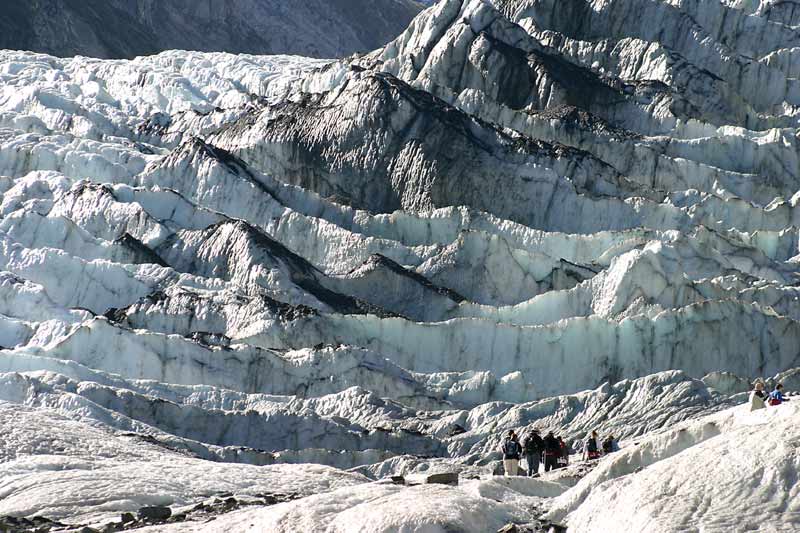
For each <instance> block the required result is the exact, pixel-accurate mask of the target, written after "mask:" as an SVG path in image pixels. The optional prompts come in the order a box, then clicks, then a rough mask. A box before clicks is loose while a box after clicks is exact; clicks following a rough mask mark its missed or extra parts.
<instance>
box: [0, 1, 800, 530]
mask: <svg viewBox="0 0 800 533" xmlns="http://www.w3.org/2000/svg"><path fill="white" fill-rule="evenodd" d="M781 6H782V4H780V3H774V2H766V1H763V2H738V1H737V2H733V1H726V2H722V1H710V2H687V1H672V0H669V1H668V0H659V1H650V0H618V1H614V2H592V3H586V2H582V1H577V0H575V1H573V0H568V1H564V2H559V3H556V2H554V1H552V0H492V1H489V0H443V1H440V2H436V3H434V4H433V5H432V6H431V7H430V8H428V9H426V10H425V11H423V12H422V13H421V14H420V15H419V16H418V17H417V18H416V19H415V20H414V21H413V22H412V23H411V25H410V26H409V28H408V29H407V30H406V31H405V32H404V33H403V34H401V35H400V36H399V37H397V38H396V39H395V40H394V41H392V42H390V43H388V44H387V45H386V46H384V47H382V48H380V49H378V50H375V51H373V52H371V53H367V54H363V55H358V56H353V57H350V58H347V59H341V60H320V59H307V58H302V57H297V56H247V55H234V54H225V53H201V52H182V51H168V52H163V53H161V54H158V55H154V56H147V57H139V58H136V59H133V60H113V61H109V60H98V59H91V58H86V57H74V58H56V57H51V56H47V55H43V54H37V53H32V52H19V51H0V410H1V411H2V413H3V416H2V417H0V420H1V421H2V424H3V426H2V428H3V431H2V433H3V434H6V435H9V438H7V439H5V440H4V441H3V442H2V449H0V457H2V462H0V469H5V470H4V472H5V474H4V475H3V476H0V477H2V479H3V481H2V482H0V496H2V497H0V516H2V515H5V514H12V515H29V516H30V515H35V514H38V515H42V516H47V517H49V518H54V519H59V520H67V521H71V522H70V523H74V524H76V525H77V524H80V525H87V524H92V525H102V524H101V523H102V522H104V521H108V520H112V519H114V518H115V517H116V516H117V515H118V514H119V513H120V512H123V511H136V510H137V509H138V507H141V506H144V505H149V504H167V505H171V506H174V507H175V508H176V509H182V508H183V507H184V506H190V505H193V504H195V503H197V502H200V501H202V500H204V499H206V498H213V497H215V496H216V495H219V494H225V493H232V494H236V495H237V496H241V497H257V496H258V495H259V494H268V493H270V491H273V492H274V491H276V490H278V489H276V488H275V485H285V487H282V488H281V489H280V490H282V491H283V493H284V494H286V493H292V494H293V496H292V497H293V498H295V497H296V498H297V501H289V502H285V503H281V504H279V505H275V506H274V507H270V508H267V509H244V510H239V511H235V512H233V513H230V514H229V515H226V516H225V517H220V518H219V519H218V521H216V523H210V524H202V523H199V522H191V523H183V524H177V525H172V526H167V525H160V526H155V527H156V528H162V530H170V528H172V530H175V531H178V530H180V531H186V530H197V531H206V530H208V531H213V530H226V531H229V530H231V528H233V529H237V528H241V529H246V528H248V527H250V524H251V523H253V524H256V525H254V526H253V527H254V528H256V529H255V530H259V529H257V528H259V527H261V530H264V529H263V528H265V527H266V528H267V530H274V531H280V530H286V531H294V530H298V528H300V529H303V528H312V529H313V528H315V527H323V526H325V527H328V526H330V527H329V530H330V531H350V530H353V528H354V527H356V526H354V523H355V522H358V521H360V522H359V524H361V525H360V526H359V527H361V530H363V531H394V530H397V529H399V528H406V530H408V531H428V530H430V531H439V530H448V529H447V528H450V530H453V529H457V530H465V531H481V532H484V531H488V530H496V529H497V528H499V527H501V526H503V525H504V524H505V523H507V522H515V523H517V524H520V525H522V524H529V525H530V524H539V525H538V526H536V527H544V525H543V524H544V523H545V522H543V520H553V521H556V522H559V523H564V524H566V525H568V526H569V527H570V528H576V529H577V530H580V531H583V530H586V531H593V530H594V531H608V530H611V529H621V528H627V529H629V530H631V531H635V530H641V529H642V528H644V527H645V526H644V525H643V524H645V523H647V520H649V519H650V518H652V519H653V522H652V524H655V525H654V526H653V529H652V530H653V531H678V530H680V527H684V526H685V527H696V528H705V529H707V530H709V531H726V529H725V528H726V527H730V525H731V523H732V522H731V520H732V518H731V517H732V516H735V514H736V513H739V514H740V515H741V514H742V513H750V512H751V511H753V512H756V511H754V509H755V508H756V507H758V509H759V510H758V513H759V514H758V516H757V518H756V519H757V520H758V522H759V523H760V524H767V525H769V526H770V527H773V529H776V530H781V529H780V528H781V527H783V526H784V525H785V526H786V527H789V526H792V527H795V526H797V519H796V517H795V515H794V514H792V513H796V511H794V510H793V508H792V507H791V504H787V505H786V506H785V508H779V507H775V506H772V504H771V503H770V502H771V501H773V500H775V499H778V500H780V501H784V500H785V501H787V502H788V501H790V500H791V498H792V497H793V496H795V494H794V493H793V492H792V490H793V489H791V488H786V487H787V485H786V484H785V482H786V480H788V479H793V477H792V476H795V475H796V471H797V464H796V461H795V460H794V459H793V455H792V453H793V452H792V448H791V446H790V445H788V444H786V445H784V444H780V443H779V441H778V440H777V438H776V437H774V436H773V435H772V433H771V431H772V430H773V429H775V428H777V429H779V430H780V431H782V432H784V433H785V437H786V439H787V442H790V443H791V442H794V441H793V440H792V439H795V438H796V435H795V430H794V427H796V424H795V422H796V418H797V416H796V415H797V412H796V408H794V407H792V406H791V404H790V405H789V406H781V407H780V408H779V409H770V410H768V412H766V413H762V414H758V413H757V414H752V415H751V414H745V413H744V410H743V409H742V408H740V407H739V406H737V404H739V403H742V402H744V401H745V397H744V394H743V393H744V392H745V391H746V390H747V389H748V388H749V385H750V383H752V381H753V380H755V379H758V378H761V379H766V380H767V382H768V383H769V384H770V385H772V384H774V383H775V382H777V381H780V380H783V381H784V382H785V383H786V385H787V388H789V389H792V388H795V387H796V386H797V385H798V383H799V382H798V379H797V377H798V375H800V374H798V370H797V369H798V368H800V326H799V324H800V322H799V321H800V305H799V304H798V296H800V294H799V292H800V289H798V274H799V273H800V270H798V263H799V262H800V261H798V258H800V242H798V236H799V234H798V226H800V224H798V217H800V211H799V210H800V206H798V202H800V195H798V188H800V187H798V184H799V183H800V182H798V179H800V167H799V166H798V164H799V162H798V158H797V132H798V128H800V126H798V124H797V116H798V115H797V111H796V107H797V104H798V103H799V102H800V99H799V98H800V93H798V88H797V87H796V79H797V73H798V72H800V67H798V61H799V60H800V59H798V55H797V53H796V44H797V43H795V40H796V36H795V34H796V26H797V24H798V20H796V15H794V14H793V12H792V11H791V10H790V9H787V8H785V7H781ZM648 18H653V19H655V18H657V19H658V20H660V21H661V27H660V28H656V26H655V25H652V26H649V25H645V24H640V23H639V22H637V21H640V20H643V19H648ZM580 20H583V21H585V23H584V24H580V23H578V22H577V21H580ZM759 417H760V418H759ZM793 424H794V425H793ZM531 425H536V426H537V427H539V428H541V429H542V430H551V429H552V430H554V431H558V432H559V434H561V435H562V436H564V437H565V438H566V440H567V441H568V442H569V443H570V444H572V445H574V446H575V447H576V448H578V447H579V445H580V442H581V440H582V439H583V438H584V437H585V435H586V433H587V432H589V431H591V430H592V429H598V430H600V431H601V432H602V433H604V434H605V433H610V432H613V433H614V434H615V435H616V436H618V437H621V438H622V446H623V451H622V452H621V453H620V454H619V455H617V456H614V457H611V458H605V459H603V460H602V461H601V462H600V463H598V464H596V465H595V464H591V465H590V464H583V463H581V462H580V461H579V457H578V456H577V454H576V455H575V456H573V462H576V461H577V464H575V465H574V466H573V467H572V468H570V469H568V470H567V471H564V472H558V473H556V474H548V475H547V476H546V477H544V478H542V479H539V480H525V479H511V480H508V479H497V478H492V473H493V472H494V470H495V468H496V466H497V465H498V459H499V454H498V452H497V447H498V444H499V439H500V435H501V433H502V432H504V431H507V430H508V429H517V430H522V429H524V428H526V427H530V426H531ZM81 438H83V439H84V440H85V446H83V447H82V446H81V445H80V444H79V442H80V439H81ZM738 442H746V443H751V444H752V445H753V449H754V450H758V452H757V454H761V455H763V456H764V457H769V458H770V461H772V463H774V464H775V465H779V466H780V468H778V467H775V468H773V467H772V466H769V467H767V466H763V465H761V463H760V462H759V461H749V462H748V460H747V457H746V455H745V454H746V446H739V445H738V444H737V443H738ZM729 448H736V452H735V454H727V452H725V453H724V454H727V455H730V458H731V460H732V461H735V464H737V465H739V464H742V465H744V466H743V467H742V468H740V469H739V470H738V472H739V474H740V475H739V477H737V478H736V479H735V480H734V481H736V482H740V483H742V484H745V485H746V484H747V483H751V482H753V480H757V479H760V477H759V476H767V477H768V479H767V480H766V481H765V482H764V487H762V488H763V490H761V489H759V490H753V491H751V493H748V494H745V489H739V488H736V487H735V486H734V483H733V481H732V480H731V479H729V478H728V477H726V475H727V474H725V473H724V472H721V471H720V470H719V469H716V468H715V464H716V459H711V460H709V459H708V458H709V457H716V456H719V455H722V454H723V450H727V449H729ZM762 452H763V453H762ZM754 453H755V452H754ZM144 458H146V459H148V460H150V461H151V464H148V466H146V467H142V466H141V465H142V463H143V461H144ZM698 463H705V464H704V467H703V468H704V470H703V476H700V477H701V478H702V479H700V478H694V477H692V476H690V475H689V474H690V473H691V472H690V466H692V465H695V464H698ZM762 466H763V468H762ZM590 470H591V471H590ZM452 471H457V472H459V473H460V474H461V479H462V483H461V485H459V487H457V488H453V487H440V486H433V485H425V484H423V485H420V486H402V485H395V484H390V483H388V482H387V481H386V479H385V478H387V477H389V476H392V475H403V476H406V478H407V479H408V480H409V481H410V482H414V480H415V479H420V478H422V477H424V476H425V475H426V474H428V473H432V472H452ZM119 479H124V480H125V482H124V483H120V482H115V481H118V480H119ZM191 479H197V480H198V482H197V483H195V484H194V485H192V484H191V483H189V482H188V481H189V480H191ZM51 483H52V485H51ZM186 485H191V486H186ZM678 485H680V486H681V487H684V488H681V489H680V491H683V492H680V491H679V490H677V489H676V490H675V491H674V492H675V494H680V495H681V501H682V502H686V503H685V504H684V503H681V504H675V505H670V506H662V505H660V503H659V501H660V500H658V499H656V496H654V495H653V494H652V491H650V493H648V491H647V490H646V489H645V487H648V486H659V487H666V488H670V487H677V486H678ZM56 486H57V487H59V488H58V489H55V488H53V487H56ZM715 487H718V488H719V490H717V488H715ZM62 488H63V490H70V491H73V492H74V494H75V497H74V498H73V499H67V500H64V501H54V500H53V499H52V498H48V497H47V494H48V493H50V492H51V491H52V490H62ZM665 490H666V489H665ZM670 490H671V489H670ZM701 493H705V494H709V496H708V499H707V501H705V500H704V502H703V503H704V505H703V507H702V512H699V511H698V512H695V511H693V508H692V505H699V504H698V500H697V498H698V496H697V494H701ZM609 498H611V499H613V502H615V503H614V505H607V503H606V501H607V500H608V499H609ZM770 498H772V500H770ZM413 502H418V504H419V505H418V509H417V510H416V512H411V511H409V510H408V508H409V507H410V504H411V503H413ZM448 506H449V507H448ZM443 507H444V508H449V509H450V511H449V512H448V513H446V515H442V511H441V509H442V508H443ZM476 507H477V508H481V509H484V510H485V512H483V513H481V514H480V516H479V515H478V514H476V513H475V511H474V509H475V508H476ZM633 507H636V508H639V509H641V511H640V512H638V513H629V514H627V515H626V513H625V512H624V509H626V508H633ZM379 510H380V512H379ZM545 512H547V514H544V513H545ZM437 513H439V514H437ZM653 517H655V518H653ZM756 519H754V520H756ZM537 521H538V522H537ZM266 524H270V526H269V527H267V526H266ZM531 527H533V526H531ZM163 528H166V529H163ZM182 528H183V529H182ZM215 528H216V529H215ZM270 528H271V529H270ZM281 528H283V529H281ZM337 528H338V529H337ZM425 528H428V529H425ZM437 528H438V529H437ZM493 528H494V529H493ZM592 528H594V529H592ZM598 528H599V529H598ZM715 528H716V529H715ZM156 530H158V529H156Z"/></svg>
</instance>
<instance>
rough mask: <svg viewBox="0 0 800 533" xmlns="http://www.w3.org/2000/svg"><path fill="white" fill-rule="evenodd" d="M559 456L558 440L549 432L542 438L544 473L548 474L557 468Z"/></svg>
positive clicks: (559, 446)
mask: <svg viewBox="0 0 800 533" xmlns="http://www.w3.org/2000/svg"><path fill="white" fill-rule="evenodd" d="M560 455H561V445H560V444H559V443H558V439H557V438H556V437H555V435H553V432H552V431H549V432H548V433H547V435H545V437H544V471H545V472H549V471H550V470H555V469H556V468H558V458H559V456H560Z"/></svg>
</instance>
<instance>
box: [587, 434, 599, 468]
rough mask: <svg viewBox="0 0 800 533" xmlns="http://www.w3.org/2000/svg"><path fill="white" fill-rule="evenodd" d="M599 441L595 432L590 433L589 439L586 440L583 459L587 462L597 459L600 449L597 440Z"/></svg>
mask: <svg viewBox="0 0 800 533" xmlns="http://www.w3.org/2000/svg"><path fill="white" fill-rule="evenodd" d="M599 439H600V437H599V435H598V434H597V431H592V433H591V434H590V435H589V437H588V438H587V439H586V448H585V449H586V456H585V458H586V459H587V460H589V461H592V460H594V459H598V458H599V457H600V447H599V445H598V442H597V441H598V440H599Z"/></svg>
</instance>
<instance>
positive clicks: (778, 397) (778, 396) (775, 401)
mask: <svg viewBox="0 0 800 533" xmlns="http://www.w3.org/2000/svg"><path fill="white" fill-rule="evenodd" d="M788 401H789V398H787V397H786V396H784V395H783V383H778V384H777V385H775V390H774V391H772V392H770V393H769V404H770V405H780V404H782V403H783V402H788Z"/></svg>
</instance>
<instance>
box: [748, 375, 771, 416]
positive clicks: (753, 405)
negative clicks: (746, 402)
mask: <svg viewBox="0 0 800 533" xmlns="http://www.w3.org/2000/svg"><path fill="white" fill-rule="evenodd" d="M766 402H767V393H766V392H764V382H763V381H756V385H755V388H754V389H753V392H751V393H750V410H751V411H756V410H758V409H765V408H766V407H767V403H766Z"/></svg>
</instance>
